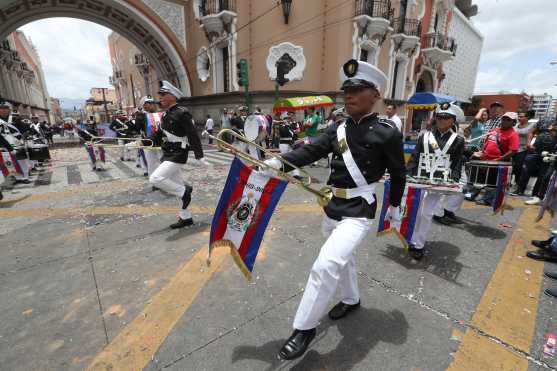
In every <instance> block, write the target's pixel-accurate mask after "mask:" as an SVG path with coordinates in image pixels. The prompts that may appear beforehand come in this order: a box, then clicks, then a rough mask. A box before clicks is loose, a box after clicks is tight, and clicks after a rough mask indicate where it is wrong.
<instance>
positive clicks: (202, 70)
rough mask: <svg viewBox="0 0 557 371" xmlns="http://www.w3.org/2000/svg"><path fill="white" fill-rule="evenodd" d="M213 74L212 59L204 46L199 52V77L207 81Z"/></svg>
mask: <svg viewBox="0 0 557 371" xmlns="http://www.w3.org/2000/svg"><path fill="white" fill-rule="evenodd" d="M210 75H211V59H210V58H209V53H208V52H207V48H206V47H204V46H202V47H201V48H200V49H199V51H198V52H197V77H198V78H199V80H201V81H203V82H205V81H207V79H208V78H209V76H210Z"/></svg>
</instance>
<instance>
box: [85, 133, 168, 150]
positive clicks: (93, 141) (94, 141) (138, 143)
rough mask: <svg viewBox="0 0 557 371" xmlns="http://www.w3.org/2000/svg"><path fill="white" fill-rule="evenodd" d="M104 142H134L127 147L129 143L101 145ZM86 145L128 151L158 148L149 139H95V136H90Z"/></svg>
mask: <svg viewBox="0 0 557 371" xmlns="http://www.w3.org/2000/svg"><path fill="white" fill-rule="evenodd" d="M105 140H110V141H114V140H124V141H129V142H136V144H135V145H129V144H131V143H128V144H112V143H110V144H105V143H103V142H104V141H105ZM144 142H148V143H151V144H150V145H144V144H143V143H144ZM87 143H88V144H91V145H93V146H99V145H102V146H103V147H104V148H122V147H125V148H128V149H139V148H147V149H155V148H159V147H155V146H154V143H153V141H152V140H151V139H149V138H117V137H96V136H92V137H91V141H89V142H87Z"/></svg>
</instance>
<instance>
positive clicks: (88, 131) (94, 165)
mask: <svg viewBox="0 0 557 371" xmlns="http://www.w3.org/2000/svg"><path fill="white" fill-rule="evenodd" d="M77 135H78V136H79V137H80V138H81V139H83V141H84V142H85V150H86V151H87V155H88V156H89V160H90V161H91V169H92V170H93V171H104V170H105V169H104V164H105V161H106V159H105V152H104V147H103V146H102V145H93V143H92V141H93V138H94V137H98V136H99V133H98V131H97V124H96V123H95V121H94V120H87V122H86V123H85V127H84V128H83V129H82V128H79V127H77Z"/></svg>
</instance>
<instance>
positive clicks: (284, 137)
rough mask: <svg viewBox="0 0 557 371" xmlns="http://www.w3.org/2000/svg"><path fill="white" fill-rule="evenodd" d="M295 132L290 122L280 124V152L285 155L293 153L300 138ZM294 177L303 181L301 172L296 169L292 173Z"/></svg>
mask: <svg viewBox="0 0 557 371" xmlns="http://www.w3.org/2000/svg"><path fill="white" fill-rule="evenodd" d="M294 130H295V129H294V128H293V127H292V125H291V123H289V122H288V121H283V122H282V123H280V124H279V128H278V131H279V150H280V153H282V154H284V153H288V152H290V151H292V145H293V144H294V142H295V141H296V138H298V136H297V134H296V133H295V131H294ZM292 175H293V176H294V178H296V179H301V178H302V177H301V176H300V170H298V169H294V171H293V172H292Z"/></svg>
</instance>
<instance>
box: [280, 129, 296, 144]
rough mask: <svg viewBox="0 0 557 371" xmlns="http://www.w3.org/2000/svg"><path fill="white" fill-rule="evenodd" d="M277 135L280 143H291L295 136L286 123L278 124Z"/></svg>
mask: <svg viewBox="0 0 557 371" xmlns="http://www.w3.org/2000/svg"><path fill="white" fill-rule="evenodd" d="M279 136H280V139H279V140H280V143H281V144H290V145H291V144H293V143H294V140H295V138H296V133H294V130H292V128H291V127H290V125H288V124H281V125H280V126H279Z"/></svg>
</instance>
